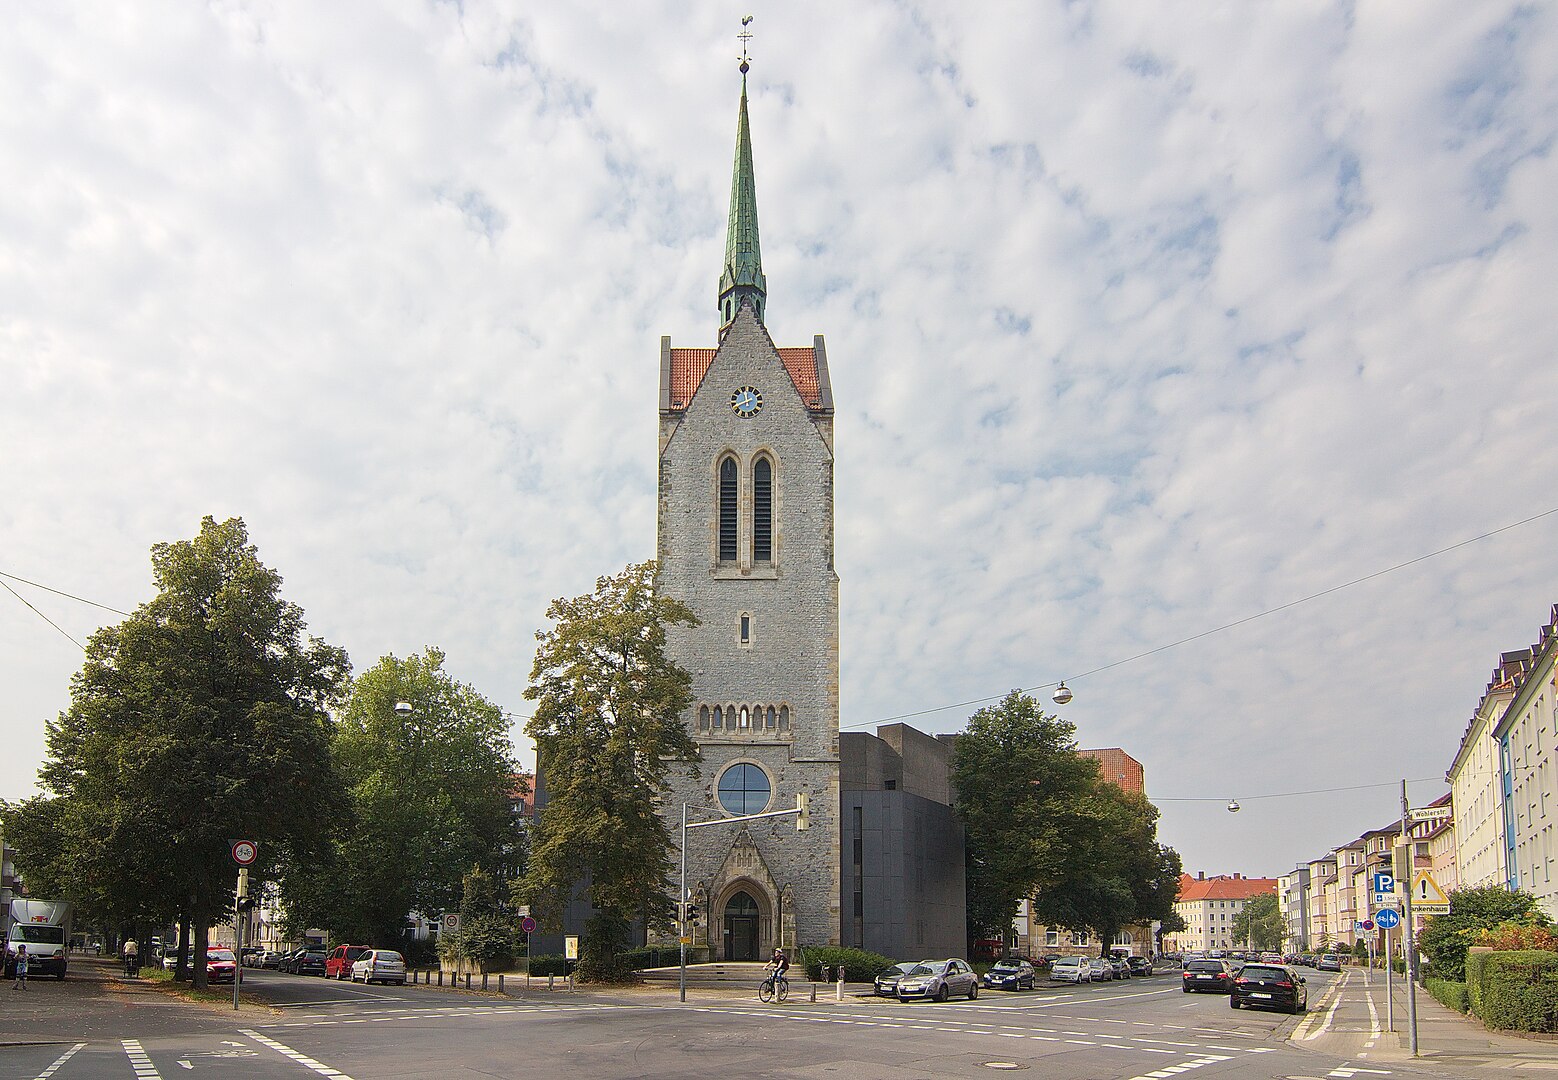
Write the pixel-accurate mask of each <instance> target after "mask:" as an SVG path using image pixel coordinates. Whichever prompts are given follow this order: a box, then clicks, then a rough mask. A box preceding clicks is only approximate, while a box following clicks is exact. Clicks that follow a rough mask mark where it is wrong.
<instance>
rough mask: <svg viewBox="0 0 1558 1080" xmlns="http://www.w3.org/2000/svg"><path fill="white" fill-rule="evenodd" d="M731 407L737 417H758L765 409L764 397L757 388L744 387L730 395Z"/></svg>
mask: <svg viewBox="0 0 1558 1080" xmlns="http://www.w3.org/2000/svg"><path fill="white" fill-rule="evenodd" d="M730 407H731V408H732V409H734V410H736V415H737V416H756V415H757V411H758V410H759V409H761V408H762V407H763V395H762V394H760V393H759V392H758V391H757V389H756V388H755V387H751V386H743V387H742V388H741V389H740V390H737V391H736V392H735V393H734V394H731V395H730Z"/></svg>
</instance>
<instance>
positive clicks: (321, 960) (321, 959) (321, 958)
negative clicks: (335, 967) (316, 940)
mask: <svg viewBox="0 0 1558 1080" xmlns="http://www.w3.org/2000/svg"><path fill="white" fill-rule="evenodd" d="M329 955H330V954H329V952H327V951H326V950H325V949H322V948H320V949H300V950H299V951H298V952H297V953H295V954H294V955H293V958H292V966H291V968H290V969H289V970H291V972H292V973H293V974H294V975H323V974H324V973H325V958H326V957H328V956H329Z"/></svg>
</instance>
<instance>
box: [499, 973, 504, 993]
mask: <svg viewBox="0 0 1558 1080" xmlns="http://www.w3.org/2000/svg"><path fill="white" fill-rule="evenodd" d="M498 993H500V994H501V993H503V972H501V971H500V972H498Z"/></svg>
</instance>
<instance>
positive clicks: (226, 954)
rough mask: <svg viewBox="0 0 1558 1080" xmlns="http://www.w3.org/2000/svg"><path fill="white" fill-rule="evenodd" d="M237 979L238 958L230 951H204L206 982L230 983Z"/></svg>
mask: <svg viewBox="0 0 1558 1080" xmlns="http://www.w3.org/2000/svg"><path fill="white" fill-rule="evenodd" d="M237 977H238V958H237V957H236V956H234V955H233V950H231V949H212V948H209V947H208V948H207V949H206V982H208V983H213V984H215V983H230V982H232V981H233V980H234V979H236V978H237Z"/></svg>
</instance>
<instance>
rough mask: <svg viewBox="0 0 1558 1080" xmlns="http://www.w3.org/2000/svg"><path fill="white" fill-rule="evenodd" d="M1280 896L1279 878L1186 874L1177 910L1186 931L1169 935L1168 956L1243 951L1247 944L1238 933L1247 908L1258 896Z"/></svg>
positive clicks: (1167, 938) (1180, 881) (1180, 889)
mask: <svg viewBox="0 0 1558 1080" xmlns="http://www.w3.org/2000/svg"><path fill="white" fill-rule="evenodd" d="M1276 894H1277V879H1276V878H1247V877H1243V876H1241V875H1239V874H1232V875H1222V874H1218V875H1216V876H1214V877H1207V876H1206V874H1205V873H1199V874H1197V875H1196V876H1195V877H1191V876H1190V875H1189V874H1182V875H1181V876H1180V879H1179V899H1178V900H1177V901H1176V902H1175V903H1174V910H1175V911H1176V912H1178V913H1179V917H1180V918H1182V919H1184V920H1185V927H1186V928H1185V929H1184V930H1182V931H1180V932H1178V933H1175V934H1165V935H1164V938H1163V949H1164V951H1165V952H1207V951H1209V950H1212V949H1242V948H1244V947H1245V944H1246V943H1245V942H1244V940H1243V939H1241V938H1240V937H1239V936H1238V933H1237V931H1236V930H1235V922H1236V920H1237V917H1238V915H1239V912H1241V911H1243V910H1244V905H1245V904H1246V903H1247V902H1248V901H1250V900H1252V899H1254V898H1255V897H1257V896H1261V895H1268V896H1275V895H1276Z"/></svg>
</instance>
